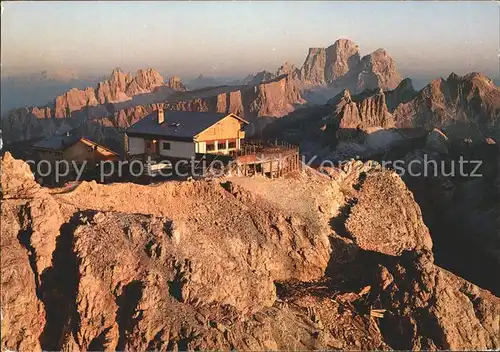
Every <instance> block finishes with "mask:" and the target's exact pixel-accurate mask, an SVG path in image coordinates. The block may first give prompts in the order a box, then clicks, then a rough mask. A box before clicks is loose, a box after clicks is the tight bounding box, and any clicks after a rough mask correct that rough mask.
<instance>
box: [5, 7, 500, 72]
mask: <svg viewBox="0 0 500 352" xmlns="http://www.w3.org/2000/svg"><path fill="white" fill-rule="evenodd" d="M2 5H3V7H4V8H3V13H2V24H1V26H2V43H1V46H2V75H3V76H4V77H5V76H15V75H26V74H31V73H35V72H41V71H43V70H47V71H49V72H58V74H62V75H64V74H68V75H74V76H75V77H78V78H81V77H92V76H102V75H107V74H109V73H110V71H111V70H112V69H113V68H115V67H121V68H122V69H123V70H125V71H132V72H135V71H136V70H137V69H138V68H145V67H152V68H155V69H157V70H158V71H160V72H162V73H164V74H168V75H173V74H175V75H179V76H181V77H196V76H198V75H199V74H200V73H203V74H204V75H206V76H215V77H217V76H219V77H220V76H226V77H240V76H245V75H247V74H249V73H252V72H257V71H261V70H269V71H275V70H276V69H277V68H278V67H279V66H281V65H282V64H283V63H284V62H285V61H289V62H291V63H293V64H295V65H296V66H298V67H300V66H301V65H302V63H303V61H304V59H305V57H306V56H307V52H308V48H309V47H326V46H329V45H331V44H333V42H334V41H335V40H336V39H338V38H348V39H351V40H353V41H354V42H356V43H357V44H358V45H359V47H360V51H361V54H362V55H366V54H369V53H370V52H372V51H374V50H376V49H377V48H381V47H382V48H385V49H386V50H387V51H388V52H389V54H390V55H391V56H392V57H393V58H394V59H395V61H396V65H397V68H398V70H399V71H400V72H401V73H402V74H403V75H404V76H409V77H422V78H426V77H429V78H430V77H435V76H447V75H448V74H449V73H450V72H452V71H454V72H456V73H458V74H465V73H467V72H471V71H480V72H483V73H484V74H486V75H488V76H490V77H492V78H497V77H498V75H499V66H498V47H499V44H498V43H499V40H500V38H499V35H500V34H499V30H498V29H499V7H498V4H496V3H495V2H492V1H488V2H474V1H468V2H460V3H458V2H441V3H438V2H406V1H405V2H386V3H368V2H365V3H360V2H356V3H348V2H289V3H285V2H210V3H202V2H91V3H89V2H85V3H83V2H67V3H65V2H7V3H2ZM61 72H62V73H61Z"/></svg>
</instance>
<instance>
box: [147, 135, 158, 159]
mask: <svg viewBox="0 0 500 352" xmlns="http://www.w3.org/2000/svg"><path fill="white" fill-rule="evenodd" d="M145 143H146V154H147V155H158V141H157V140H156V139H152V140H147V141H145Z"/></svg>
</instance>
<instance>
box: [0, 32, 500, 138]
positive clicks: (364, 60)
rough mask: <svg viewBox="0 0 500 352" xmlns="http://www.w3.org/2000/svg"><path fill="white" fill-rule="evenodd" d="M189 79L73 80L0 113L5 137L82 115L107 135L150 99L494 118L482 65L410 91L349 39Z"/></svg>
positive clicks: (246, 112) (491, 122)
mask: <svg viewBox="0 0 500 352" xmlns="http://www.w3.org/2000/svg"><path fill="white" fill-rule="evenodd" d="M195 81H196V82H190V83H189V84H187V87H188V88H189V87H190V86H191V87H202V88H197V89H193V90H188V88H186V86H185V85H184V84H183V83H182V82H181V81H180V79H179V78H178V77H175V76H174V77H171V78H170V79H168V80H167V81H165V80H164V78H163V77H162V76H161V75H160V74H159V73H158V72H157V71H155V70H153V69H145V70H142V69H141V70H138V71H137V73H136V74H135V76H134V75H131V74H130V73H124V72H122V71H121V70H119V69H115V70H113V72H112V73H111V75H110V76H109V77H108V78H107V79H105V80H103V81H101V82H99V83H98V84H97V85H96V86H95V87H87V88H85V89H76V88H75V89H71V90H69V91H67V92H66V93H64V94H62V95H60V96H58V97H56V98H55V99H54V100H53V102H52V103H50V104H47V105H44V106H40V107H28V108H19V109H14V110H11V111H9V113H8V114H6V115H4V116H3V125H4V126H3V129H4V138H5V139H6V141H7V142H12V141H20V140H29V139H33V138H40V137H43V136H47V135H50V134H51V133H53V132H54V131H55V130H56V129H57V128H58V126H59V125H60V124H61V123H62V122H63V121H64V122H65V123H69V124H70V125H71V124H72V125H81V124H82V122H85V124H87V125H89V124H90V125H92V126H91V127H90V130H91V132H90V133H91V134H92V133H96V134H97V135H98V136H101V137H100V139H102V138H104V139H110V138H111V139H113V138H115V137H111V135H114V136H116V135H117V133H115V132H116V131H113V129H121V128H126V127H128V126H130V125H131V124H133V123H135V122H136V121H137V120H138V119H140V118H142V117H144V116H145V115H146V114H148V113H150V112H151V111H153V110H155V109H156V108H158V106H163V107H164V108H166V109H174V110H188V111H189V110H196V111H217V112H233V113H236V114H240V115H241V116H242V117H244V118H246V119H247V120H249V121H251V122H252V127H251V131H250V134H252V133H259V131H262V129H263V128H264V126H265V125H267V124H268V123H270V122H272V121H274V120H275V118H280V117H284V116H287V115H288V114H289V113H291V112H293V111H294V110H296V109H298V108H304V107H305V108H307V107H308V106H312V105H318V104H325V103H326V102H327V101H328V100H329V104H330V105H332V104H334V103H335V102H336V101H337V103H335V104H336V105H337V106H336V108H335V109H334V110H336V111H337V114H340V115H342V118H341V119H340V120H341V121H340V120H339V121H337V122H338V123H339V124H340V125H341V126H342V127H349V128H351V127H354V126H356V127H361V128H363V127H375V126H377V127H382V128H387V127H417V126H418V127H424V128H432V127H440V126H441V125H442V124H444V123H448V122H449V121H451V120H453V121H469V122H471V121H472V122H474V124H476V125H477V126H478V127H477V128H479V129H480V130H481V131H482V133H485V131H487V130H488V131H490V130H494V129H495V126H496V125H497V124H498V115H499V104H500V103H499V101H500V98H499V95H500V93H499V90H498V87H497V86H496V85H495V84H494V83H493V82H492V81H491V80H489V79H488V78H487V77H485V76H484V75H481V74H479V73H471V74H469V75H466V76H464V77H459V76H457V75H455V74H452V75H450V76H449V77H448V78H447V79H446V80H445V79H442V78H438V79H435V80H433V81H432V82H431V83H430V84H428V85H427V86H426V87H424V88H423V89H422V90H421V91H419V92H417V91H415V89H413V86H412V83H411V80H410V79H404V80H403V79H402V77H401V75H400V74H399V73H398V71H397V68H396V64H395V62H394V60H393V59H392V58H391V56H390V55H389V54H388V53H387V51H386V50H384V49H378V50H376V51H374V52H372V53H370V54H368V55H365V56H361V55H360V53H359V47H358V45H356V44H355V43H354V42H352V41H350V40H348V39H338V40H337V41H336V42H335V43H334V44H333V45H331V46H329V47H327V48H310V49H309V52H308V55H307V57H306V59H305V61H304V63H303V65H302V66H301V67H300V68H296V67H295V66H294V65H293V64H290V63H288V62H286V63H284V64H283V65H282V66H281V67H279V68H278V69H277V70H276V72H268V71H261V72H258V73H256V74H251V75H248V76H247V77H245V78H244V79H242V80H240V81H233V82H231V84H226V85H218V86H213V87H204V85H205V84H211V83H214V84H215V83H218V82H217V80H213V79H211V78H207V77H204V76H202V75H200V77H198V79H197V80H195ZM334 120H335V119H334ZM96 126H97V127H96ZM103 129H105V130H106V131H104V130H103ZM488 133H489V132H488ZM101 141H102V140H101ZM116 142H118V141H116Z"/></svg>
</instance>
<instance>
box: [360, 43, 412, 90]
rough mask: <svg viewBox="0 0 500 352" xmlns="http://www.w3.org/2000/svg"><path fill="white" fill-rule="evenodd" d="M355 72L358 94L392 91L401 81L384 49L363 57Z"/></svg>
mask: <svg viewBox="0 0 500 352" xmlns="http://www.w3.org/2000/svg"><path fill="white" fill-rule="evenodd" d="M357 70H358V72H359V73H358V81H357V84H356V87H357V89H358V91H359V92H362V91H364V90H365V89H376V88H381V89H383V90H392V89H394V88H396V87H397V86H398V84H399V82H401V79H402V78H401V75H400V74H399V73H398V72H397V70H396V63H395V62H394V60H393V59H392V58H391V57H390V56H389V54H388V53H387V52H386V51H385V50H384V49H378V50H376V51H374V52H373V53H371V54H369V55H366V56H364V57H363V58H362V59H361V62H360V64H359V67H358V69H357Z"/></svg>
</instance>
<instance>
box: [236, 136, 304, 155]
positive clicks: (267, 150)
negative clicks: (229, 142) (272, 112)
mask: <svg viewBox="0 0 500 352" xmlns="http://www.w3.org/2000/svg"><path fill="white" fill-rule="evenodd" d="M298 151H299V146H298V145H294V144H291V143H287V142H284V141H279V140H277V139H275V140H246V141H244V142H242V143H241V146H240V149H239V150H235V151H234V152H233V153H231V155H232V156H235V157H236V156H245V155H256V154H278V153H285V152H297V153H298Z"/></svg>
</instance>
